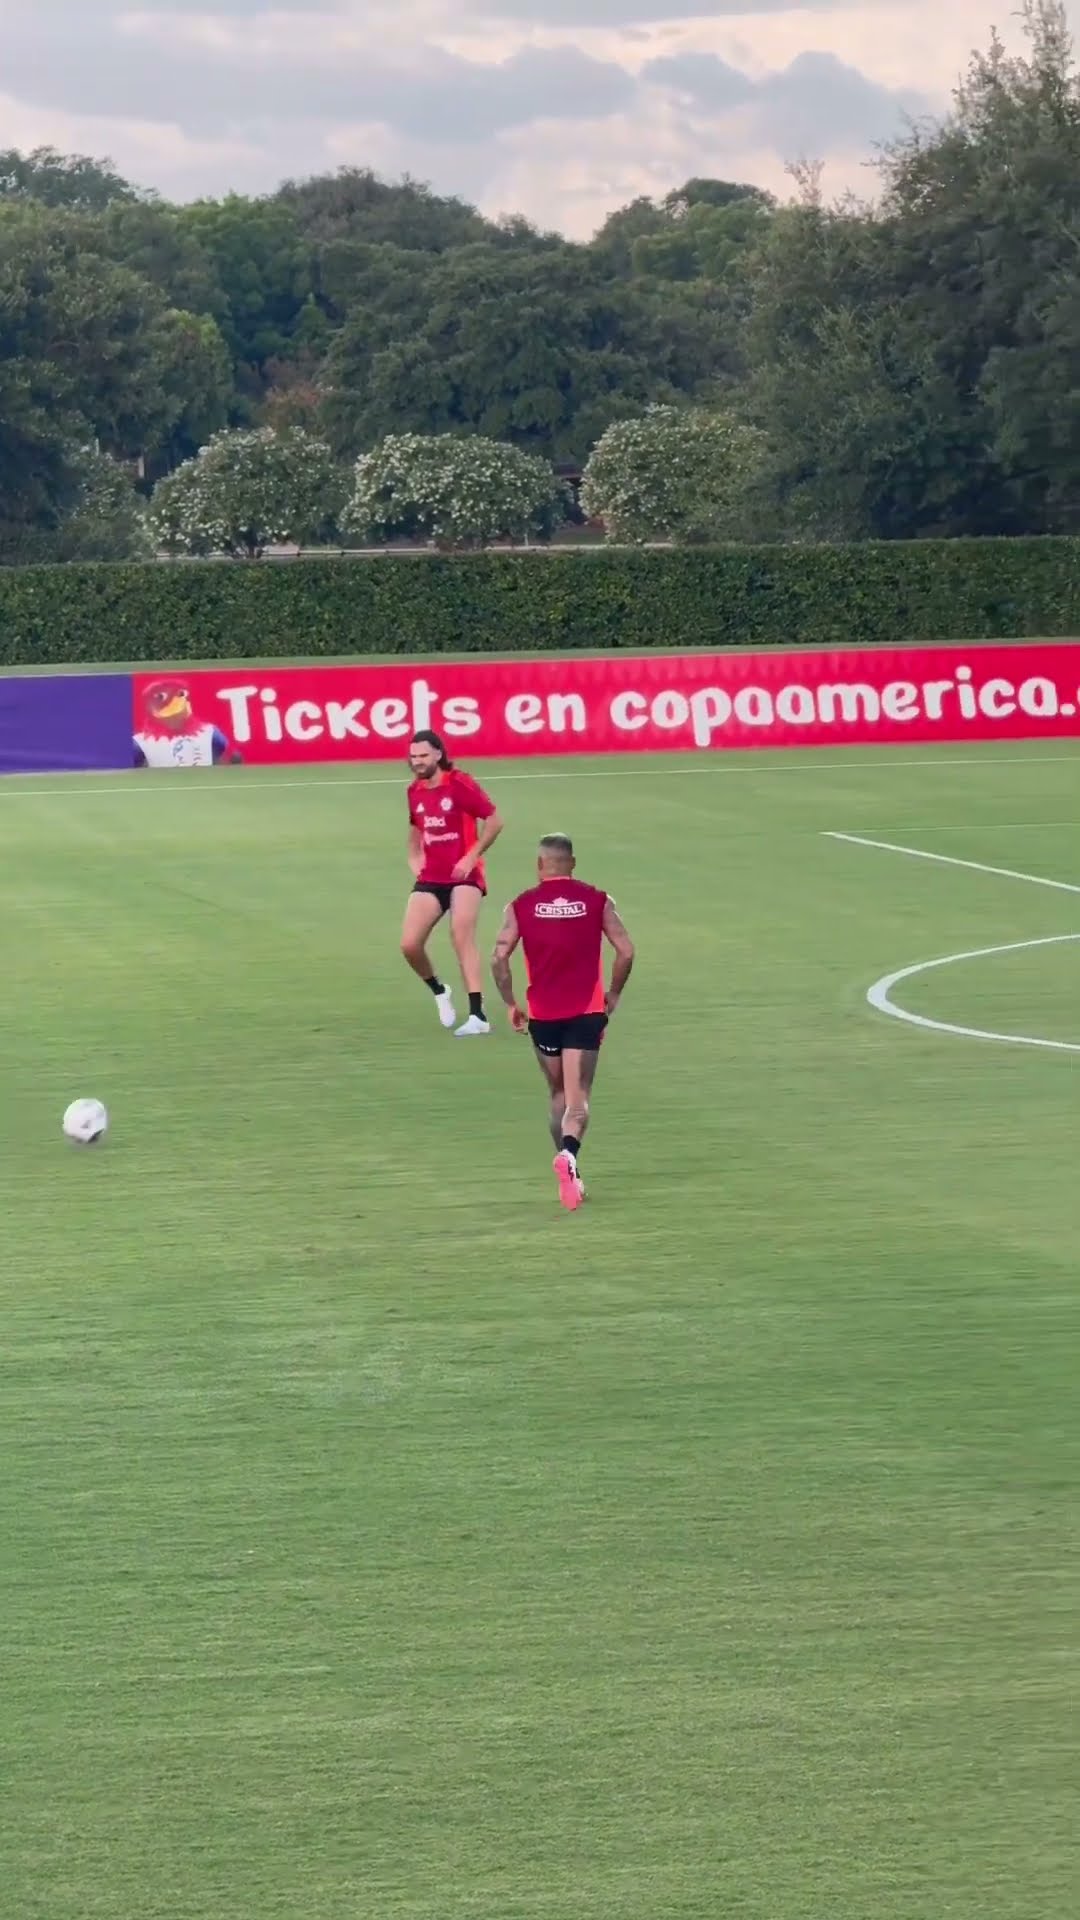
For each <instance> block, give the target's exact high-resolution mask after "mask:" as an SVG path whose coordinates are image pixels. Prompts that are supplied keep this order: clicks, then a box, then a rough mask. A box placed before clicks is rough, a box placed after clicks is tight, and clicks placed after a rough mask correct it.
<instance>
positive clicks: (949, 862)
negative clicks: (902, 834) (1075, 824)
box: [823, 833, 1080, 893]
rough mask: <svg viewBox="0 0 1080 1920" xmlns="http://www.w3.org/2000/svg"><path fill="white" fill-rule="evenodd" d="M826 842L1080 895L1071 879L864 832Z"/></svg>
mask: <svg viewBox="0 0 1080 1920" xmlns="http://www.w3.org/2000/svg"><path fill="white" fill-rule="evenodd" d="M823 837H824V838H825V839H826V840H847V841H849V842H850V843H851V845H852V846H856V847H876V848H878V850H879V851H880V852H881V853H904V854H907V856H908V858H909V859H910V860H934V861H936V862H937V863H938V864H939V865H940V866H943V867H968V868H969V869H970V870H971V871H972V872H973V873H995V874H997V875H998V877H999V878H1000V879H1002V880H1024V881H1026V882H1027V884H1028V886H1029V887H1053V888H1054V889H1055V890H1056V891H1057V892H1058V893H1080V886H1077V885H1076V884H1075V883H1074V882H1073V881H1072V880H1047V879H1045V878H1044V876H1043V875H1042V874H1039V873H1018V872H1017V870H1016V868H1015V867H990V866H987V865H986V863H985V862H984V861H982V860H958V859H957V857H956V855H955V854H952V853H928V852H927V850H926V848H925V847H901V846H899V845H898V844H897V843H896V842H895V841H894V840H869V839H867V838H866V836H865V834H861V833H826V834H825V835H824V836H823Z"/></svg>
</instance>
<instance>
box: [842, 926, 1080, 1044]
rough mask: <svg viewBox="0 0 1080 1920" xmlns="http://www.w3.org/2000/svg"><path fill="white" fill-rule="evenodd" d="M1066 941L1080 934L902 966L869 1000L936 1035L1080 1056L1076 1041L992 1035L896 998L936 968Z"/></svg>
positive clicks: (871, 992) (878, 982)
mask: <svg viewBox="0 0 1080 1920" xmlns="http://www.w3.org/2000/svg"><path fill="white" fill-rule="evenodd" d="M1078 891H1080V889H1078ZM1065 940H1080V933H1052V934H1049V935H1047V936H1046V937H1045V938H1044V939H1041V940H1011V941H1010V942H1009V943H1008V945H1007V946H1004V947H976V948H975V949H974V950H973V951H972V952H971V953H947V954H945V955H944V956H943V957H942V958H941V959H940V960H919V961H917V962H916V963H915V965H914V966H913V967H899V968H898V969H897V971H896V972H895V973H887V974H886V975H885V976H884V978H883V979H881V980H875V982H874V984H873V986H872V987H871V988H870V989H869V991H868V993H867V996H866V997H867V999H868V1000H869V1002H870V1005H871V1006H872V1007H874V1008H876V1009H877V1011H878V1013H887V1014H891V1016H892V1018H893V1019H894V1020H906V1021H907V1022H908V1024H909V1026H912V1027H929V1028H931V1029H932V1030H933V1031H934V1032H935V1033H956V1034H959V1035H960V1036H961V1037H962V1038H963V1039H965V1040H996V1041H998V1042H999V1043H1001V1044H1002V1045H1005V1046H1010V1047H1045V1048H1048V1049H1049V1050H1051V1051H1052V1052H1054V1053H1080V1042H1078V1041H1075V1040H1042V1039H1039V1038H1037V1036H1036V1035H1035V1034H1032V1033H991V1032H990V1031H989V1030H988V1029H987V1028H985V1027H960V1026H955V1025H954V1024H953V1022H952V1021H950V1020H931V1019H929V1018H928V1017H927V1016H926V1014H922V1013H912V1012H911V1011H910V1009H909V1008H907V1007H899V1006H897V1004H896V1002H895V1000H893V998H892V990H893V988H894V987H896V986H899V984H900V982H901V980H911V979H914V977H915V975H916V974H919V973H931V972H932V971H933V970H934V968H935V967H952V966H956V965H958V964H959V962H960V961H962V960H986V959H988V958H989V957H990V955H991V954H995V953H1020V952H1022V951H1023V950H1024V949H1025V948H1030V947H1053V946H1058V945H1060V944H1061V942H1062V941H1065Z"/></svg>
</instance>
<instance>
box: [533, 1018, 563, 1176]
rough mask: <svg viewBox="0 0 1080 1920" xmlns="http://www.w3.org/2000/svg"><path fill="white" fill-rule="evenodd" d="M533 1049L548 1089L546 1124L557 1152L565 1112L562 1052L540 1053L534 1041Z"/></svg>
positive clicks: (560, 1144) (560, 1142)
mask: <svg viewBox="0 0 1080 1920" xmlns="http://www.w3.org/2000/svg"><path fill="white" fill-rule="evenodd" d="M533 1050H534V1052H535V1054H536V1058H537V1060H538V1061H539V1062H540V1071H541V1073H542V1074H543V1076H544V1084H545V1085H546V1087H547V1090H548V1126H549V1127H550V1129H551V1138H552V1141H553V1143H554V1147H555V1151H556V1153H558V1152H559V1150H560V1148H561V1146H562V1137H563V1115H564V1113H565V1112H566V1094H565V1092H564V1090H563V1077H562V1054H561V1053H555V1054H549V1053H541V1051H540V1048H539V1047H538V1046H536V1045H535V1043H534V1048H533Z"/></svg>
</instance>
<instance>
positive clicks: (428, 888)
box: [413, 880, 487, 913]
mask: <svg viewBox="0 0 1080 1920" xmlns="http://www.w3.org/2000/svg"><path fill="white" fill-rule="evenodd" d="M455 887H475V888H476V891H477V893H478V894H480V895H481V897H482V898H486V896H487V888H486V887H482V886H481V885H480V882H479V880H455V881H453V882H452V883H451V882H447V883H446V884H445V885H444V884H443V882H442V881H441V880H418V881H417V882H416V885H415V886H414V888H413V892H414V893H430V894H431V895H432V896H433V897H434V898H435V899H436V900H437V901H438V903H439V906H440V907H441V909H442V911H443V913H449V911H450V902H451V900H452V899H453V897H454V888H455Z"/></svg>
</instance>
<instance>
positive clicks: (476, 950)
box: [450, 886, 491, 1039]
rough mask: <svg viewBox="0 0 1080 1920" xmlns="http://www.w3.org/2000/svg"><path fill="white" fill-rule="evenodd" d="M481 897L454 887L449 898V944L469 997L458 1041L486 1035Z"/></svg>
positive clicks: (469, 889)
mask: <svg viewBox="0 0 1080 1920" xmlns="http://www.w3.org/2000/svg"><path fill="white" fill-rule="evenodd" d="M483 897H484V896H483V894H482V893H481V891H480V889H479V887H468V886H465V887H455V888H454V891H453V893H452V894H451V896H450V942H451V945H452V946H453V949H454V952H455V953H456V955H457V962H458V966H459V967H460V968H461V978H462V980H463V981H464V983H465V991H466V993H467V994H468V996H469V1017H468V1019H467V1020H466V1021H465V1023H464V1025H463V1026H460V1027H459V1028H458V1034H459V1036H460V1037H461V1038H463V1039H465V1038H469V1037H470V1036H472V1035H473V1034H478V1033H490V1032H491V1027H490V1025H489V1024H488V1017H487V1014H486V1013H485V1012H484V994H483V989H482V986H481V982H482V980H483V977H484V968H483V963H482V961H481V959H480V942H479V939H478V936H477V927H478V924H479V920H480V903H481V901H482V900H483Z"/></svg>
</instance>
